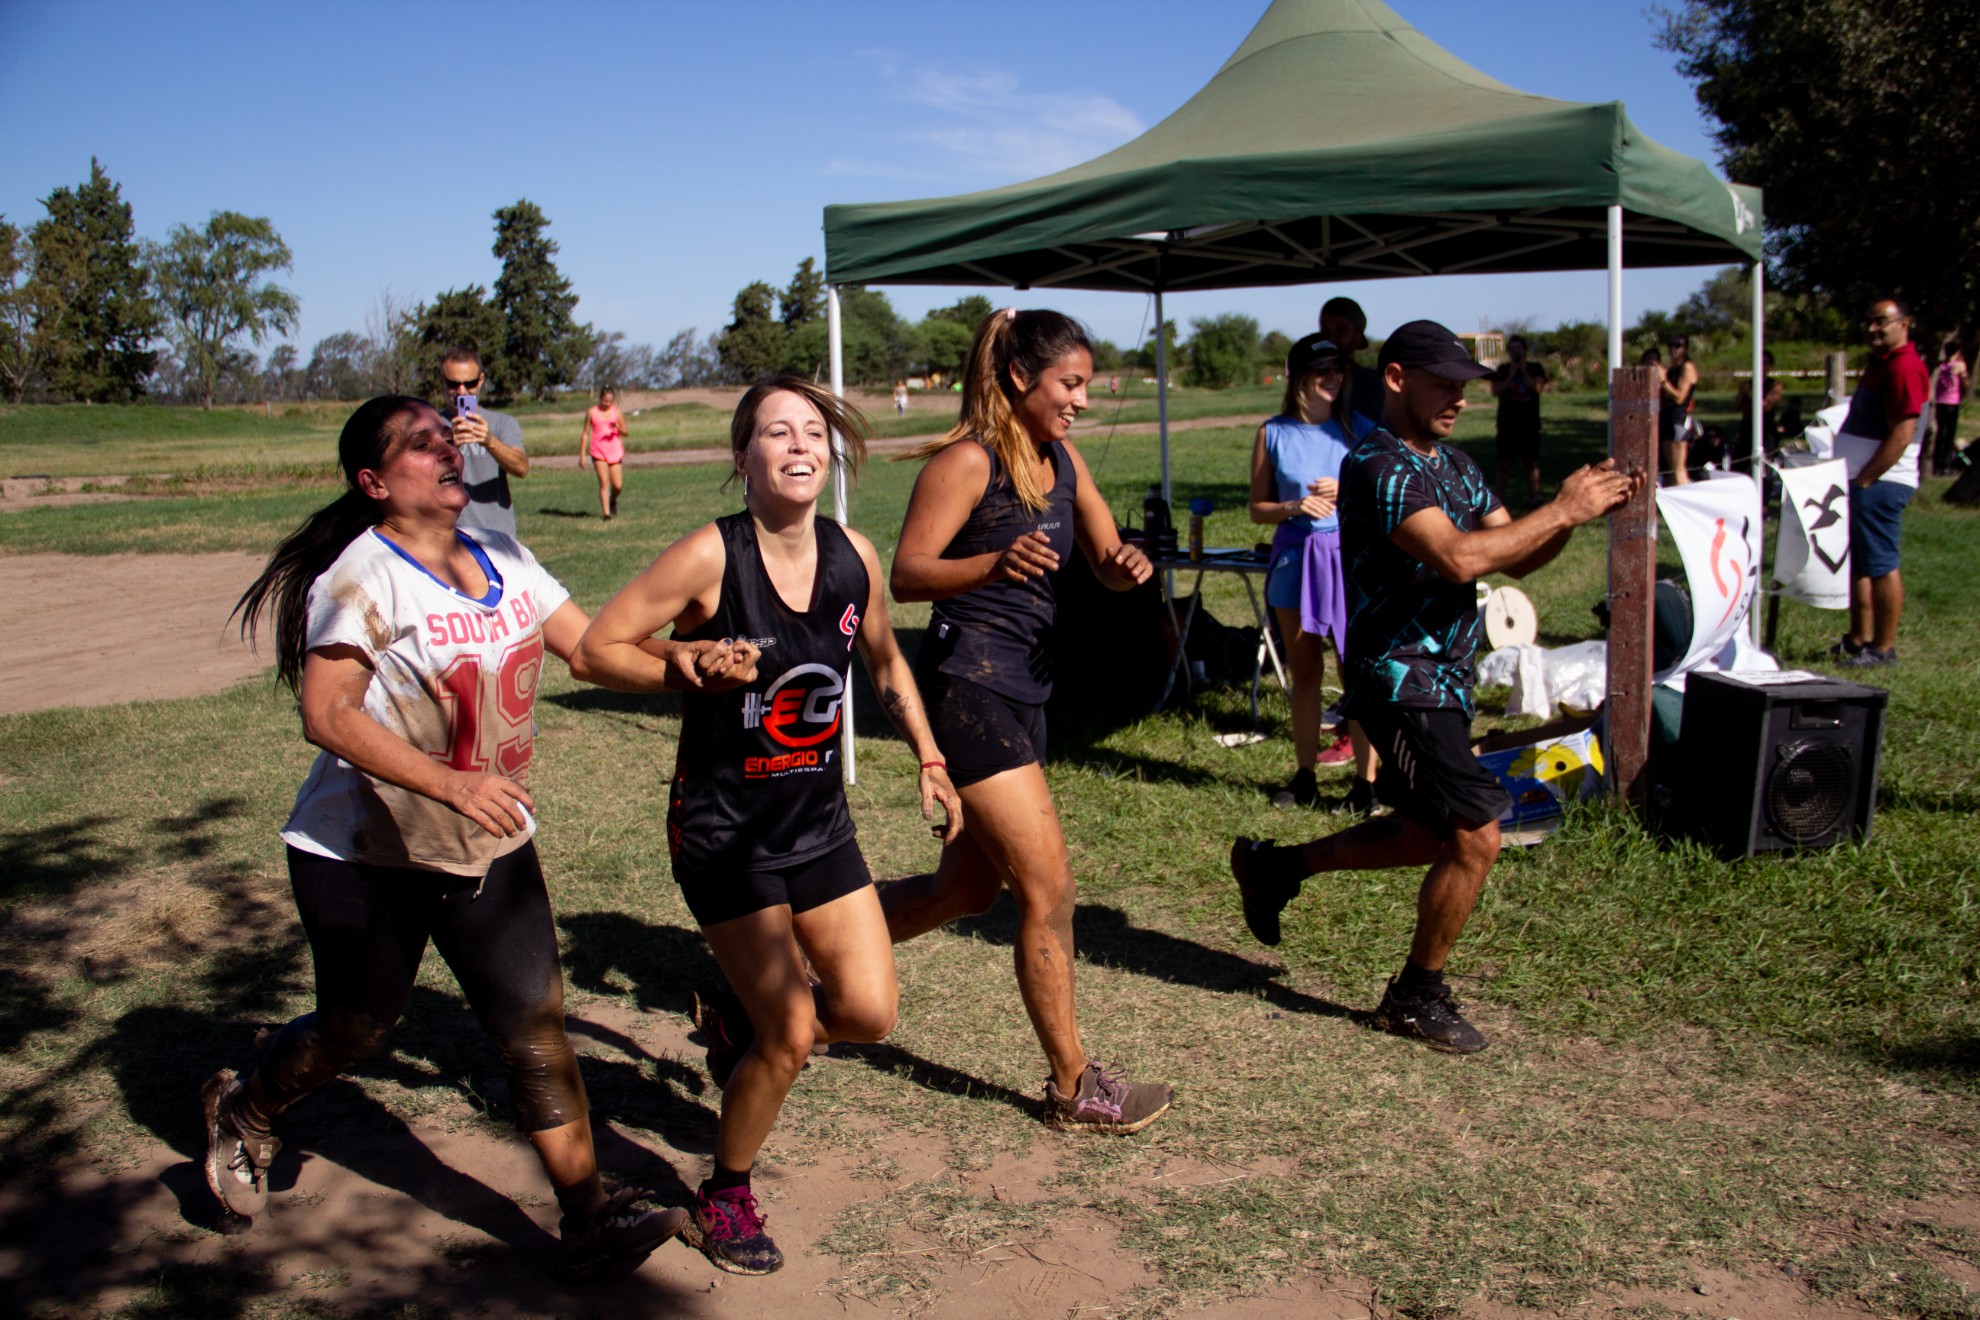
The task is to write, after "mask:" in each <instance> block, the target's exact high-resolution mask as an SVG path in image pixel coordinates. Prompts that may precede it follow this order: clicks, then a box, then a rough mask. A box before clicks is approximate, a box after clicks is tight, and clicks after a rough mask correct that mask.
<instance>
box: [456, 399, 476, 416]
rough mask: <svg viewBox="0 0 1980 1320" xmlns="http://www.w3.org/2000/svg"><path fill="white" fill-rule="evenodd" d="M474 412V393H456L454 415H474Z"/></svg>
mask: <svg viewBox="0 0 1980 1320" xmlns="http://www.w3.org/2000/svg"><path fill="white" fill-rule="evenodd" d="M474 413H475V398H474V396H473V395H472V394H456V395H455V396H454V416H456V417H472V416H474Z"/></svg>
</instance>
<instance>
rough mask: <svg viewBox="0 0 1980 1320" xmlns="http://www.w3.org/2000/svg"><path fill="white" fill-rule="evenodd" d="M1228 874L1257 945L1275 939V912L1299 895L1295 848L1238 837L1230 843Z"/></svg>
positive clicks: (1276, 933) (1300, 877)
mask: <svg viewBox="0 0 1980 1320" xmlns="http://www.w3.org/2000/svg"><path fill="white" fill-rule="evenodd" d="M1231 876H1232V878H1234V879H1235V880H1236V881H1237V887H1238V895H1239V897H1241V898H1242V899H1243V900H1244V924H1245V926H1246V927H1247V928H1249V929H1250V931H1251V934H1252V936H1253V938H1255V939H1256V940H1257V941H1258V942H1259V943H1260V944H1277V943H1278V942H1279V913H1280V912H1282V911H1284V910H1285V906H1286V904H1288V903H1290V902H1292V901H1293V899H1295V898H1297V897H1298V896H1299V885H1300V881H1301V880H1302V879H1304V878H1305V877H1304V876H1302V875H1301V874H1300V864H1299V849H1297V848H1277V847H1274V846H1273V844H1272V841H1271V840H1270V839H1245V838H1240V839H1239V840H1238V841H1237V842H1236V843H1233V844H1232V845H1231Z"/></svg>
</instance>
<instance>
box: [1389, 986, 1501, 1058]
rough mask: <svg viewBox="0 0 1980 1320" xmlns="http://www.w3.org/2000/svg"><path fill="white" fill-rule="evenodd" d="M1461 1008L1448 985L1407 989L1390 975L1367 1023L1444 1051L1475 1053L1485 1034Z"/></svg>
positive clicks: (1449, 1052) (1479, 1048) (1483, 1044)
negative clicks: (1426, 988)
mask: <svg viewBox="0 0 1980 1320" xmlns="http://www.w3.org/2000/svg"><path fill="white" fill-rule="evenodd" d="M1462 1007H1464V1005H1462V1004H1460V1003H1458V1001H1457V1000H1456V999H1454V998H1452V997H1451V988H1450V987H1449V986H1447V985H1439V986H1435V987H1433V988H1431V989H1428V990H1421V991H1410V990H1405V989H1403V988H1402V986H1401V985H1400V984H1398V982H1397V981H1396V979H1395V978H1393V977H1392V978H1390V981H1389V988H1388V989H1387V990H1386V991H1384V992H1383V994H1382V1002H1381V1003H1380V1004H1379V1005H1377V1006H1376V1009H1375V1012H1374V1015H1373V1016H1371V1017H1370V1018H1369V1019H1368V1024H1369V1025H1370V1026H1372V1027H1374V1028H1375V1029H1376V1030H1377V1031H1386V1032H1389V1033H1391V1034H1392V1035H1397V1036H1408V1037H1409V1038H1410V1039H1412V1040H1420V1041H1423V1042H1425V1043H1426V1044H1428V1045H1429V1046H1430V1048H1431V1049H1433V1050H1442V1051H1444V1052H1445V1053H1446V1054H1475V1053H1477V1052H1478V1051H1479V1050H1482V1049H1484V1048H1485V1045H1486V1040H1485V1033H1484V1032H1482V1031H1480V1030H1479V1029H1478V1028H1477V1027H1474V1026H1472V1025H1471V1024H1470V1023H1469V1022H1466V1021H1465V1020H1464V1018H1463V1017H1462V1016H1460V1015H1459V1013H1458V1010H1459V1009H1460V1008H1462Z"/></svg>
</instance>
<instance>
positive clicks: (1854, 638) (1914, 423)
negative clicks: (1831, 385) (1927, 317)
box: [1834, 298, 1930, 669]
mask: <svg viewBox="0 0 1980 1320" xmlns="http://www.w3.org/2000/svg"><path fill="white" fill-rule="evenodd" d="M1863 331H1864V335H1865V337H1866V338H1867V339H1868V340H1869V341H1870V365H1869V366H1868V367H1866V368H1865V369H1864V372H1863V379H1862V381H1861V382H1860V383H1859V384H1858V385H1857V387H1856V393H1855V394H1854V395H1852V396H1851V398H1850V401H1849V416H1848V418H1846V419H1845V420H1844V421H1843V424H1842V430H1841V431H1840V432H1838V433H1837V435H1836V457H1838V458H1840V459H1842V460H1843V462H1844V463H1845V464H1847V465H1848V468H1849V632H1848V633H1847V634H1846V635H1845V636H1844V637H1843V639H1842V640H1841V641H1840V642H1838V643H1837V644H1836V647H1835V652H1834V654H1835V655H1836V657H1837V658H1838V659H1840V660H1841V661H1842V662H1843V663H1844V664H1845V665H1848V666H1850V667H1851V668H1853V669H1868V668H1872V667H1874V666H1876V665H1887V664H1890V663H1892V662H1893V661H1895V660H1896V659H1897V630H1898V615H1899V614H1901V613H1902V612H1903V610H1904V582H1903V579H1901V578H1900V577H1899V576H1898V542H1899V539H1900V537H1901V535H1902V532H1903V520H1904V506H1905V505H1907V504H1909V503H1911V497H1912V494H1913V493H1914V492H1915V491H1917V489H1918V445H1917V443H1916V441H1917V438H1918V416H1919V414H1920V413H1922V412H1924V411H1925V400H1926V397H1927V395H1928V393H1929V391H1930V381H1929V377H1928V375H1927V373H1926V371H1925V359H1924V358H1922V357H1920V356H1919V355H1918V346H1917V345H1915V344H1913V343H1912V342H1911V313H1910V311H1909V309H1907V308H1906V307H1905V305H1904V304H1903V303H1901V302H1899V301H1898V300H1897V299H1896V298H1879V299H1877V300H1876V301H1875V302H1873V303H1871V304H1870V310H1869V312H1868V313H1866V314H1865V315H1864V318H1863Z"/></svg>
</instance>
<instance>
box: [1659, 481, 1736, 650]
mask: <svg viewBox="0 0 1980 1320" xmlns="http://www.w3.org/2000/svg"><path fill="white" fill-rule="evenodd" d="M1657 516H1658V517H1659V518H1661V519H1663V523H1664V526H1665V527H1667V528H1669V529H1670V533H1671V539H1672V540H1673V541H1675V542H1676V543H1677V548H1678V554H1679V556H1680V557H1682V558H1683V560H1684V577H1685V585H1686V588H1687V589H1688V590H1689V591H1690V593H1691V646H1690V648H1689V649H1687V650H1686V651H1685V653H1684V659H1683V660H1681V661H1679V662H1678V664H1677V665H1676V668H1677V669H1678V670H1680V671H1688V670H1690V669H1693V668H1695V667H1696V666H1697V665H1698V663H1699V662H1700V661H1703V660H1706V659H1709V658H1711V657H1713V656H1716V655H1718V654H1719V653H1720V652H1721V651H1723V650H1724V649H1725V647H1726V643H1727V642H1729V641H1731V640H1732V638H1733V635H1734V634H1735V633H1737V632H1738V631H1739V630H1740V629H1741V628H1742V627H1743V626H1744V624H1745V623H1746V616H1747V615H1748V614H1749V613H1751V612H1752V609H1753V600H1754V597H1755V595H1756V594H1757V593H1758V591H1759V588H1760V484H1759V483H1758V482H1756V481H1754V480H1753V478H1751V477H1749V476H1745V475H1743V474H1738V473H1735V474H1731V475H1728V476H1725V477H1721V478H1720V479H1718V480H1716V481H1694V482H1692V483H1691V484H1690V485H1687V486H1662V487H1659V488H1658V490H1657Z"/></svg>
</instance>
